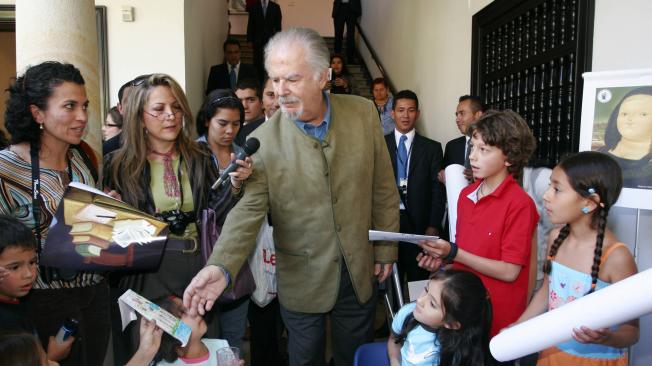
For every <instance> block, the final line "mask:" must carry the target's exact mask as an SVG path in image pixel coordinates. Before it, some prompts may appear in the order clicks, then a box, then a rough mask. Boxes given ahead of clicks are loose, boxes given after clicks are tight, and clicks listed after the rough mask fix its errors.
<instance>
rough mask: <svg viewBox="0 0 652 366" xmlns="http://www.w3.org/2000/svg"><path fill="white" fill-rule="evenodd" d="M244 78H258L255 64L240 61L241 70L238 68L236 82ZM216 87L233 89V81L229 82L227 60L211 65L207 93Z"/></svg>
mask: <svg viewBox="0 0 652 366" xmlns="http://www.w3.org/2000/svg"><path fill="white" fill-rule="evenodd" d="M244 79H252V80H258V76H257V75H256V68H255V67H254V65H249V64H243V63H242V62H240V70H238V79H237V80H236V84H237V83H238V81H240V80H244ZM215 89H231V83H230V82H229V67H228V66H227V65H226V62H224V63H221V64H219V65H213V66H211V71H210V72H209V73H208V81H207V82H206V94H208V93H210V92H212V91H213V90H215Z"/></svg>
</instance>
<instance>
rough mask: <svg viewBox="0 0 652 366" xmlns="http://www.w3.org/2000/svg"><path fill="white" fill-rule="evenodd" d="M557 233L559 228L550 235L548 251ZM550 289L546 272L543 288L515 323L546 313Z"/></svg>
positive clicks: (537, 292)
mask: <svg viewBox="0 0 652 366" xmlns="http://www.w3.org/2000/svg"><path fill="white" fill-rule="evenodd" d="M557 235H559V229H554V230H553V231H552V232H551V233H550V235H549V236H548V248H547V249H546V253H550V247H551V246H552V243H553V242H554V241H555V238H556V237H557ZM535 237H536V235H535ZM533 251H534V253H536V246H535V247H534V248H533ZM534 267H536V264H534ZM548 290H549V282H548V275H547V274H544V275H543V283H542V284H541V288H539V289H538V290H537V291H536V292H535V293H534V296H533V297H532V300H530V303H529V304H528V306H527V308H525V311H524V312H523V314H521V316H520V317H519V318H518V320H517V321H516V322H515V323H514V324H518V323H521V322H524V321H526V320H528V319H532V318H534V317H535V316H537V315H541V314H543V313H545V312H546V311H547V310H548Z"/></svg>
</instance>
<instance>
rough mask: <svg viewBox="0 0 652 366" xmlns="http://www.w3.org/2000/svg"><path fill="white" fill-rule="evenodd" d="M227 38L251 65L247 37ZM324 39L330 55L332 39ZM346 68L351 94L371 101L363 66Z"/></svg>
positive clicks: (350, 65) (368, 80) (366, 73)
mask: <svg viewBox="0 0 652 366" xmlns="http://www.w3.org/2000/svg"><path fill="white" fill-rule="evenodd" d="M229 37H231V38H234V39H237V40H238V41H239V42H240V46H241V47H240V51H241V53H242V54H241V56H240V60H241V61H242V63H245V64H251V63H253V50H252V49H251V45H250V44H249V43H248V42H247V37H246V36H244V35H230V36H229ZM324 39H325V40H326V45H328V49H329V50H330V52H331V54H332V53H333V37H324ZM359 60H360V57H358V61H359ZM346 67H347V68H348V69H349V72H350V73H351V79H352V80H351V82H352V84H353V92H354V93H355V94H356V95H360V96H362V97H364V98H368V99H371V77H370V76H369V71H367V68H366V67H365V66H364V64H347V65H346Z"/></svg>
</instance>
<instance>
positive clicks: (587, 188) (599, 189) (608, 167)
mask: <svg viewBox="0 0 652 366" xmlns="http://www.w3.org/2000/svg"><path fill="white" fill-rule="evenodd" d="M559 167H560V168H561V169H562V170H563V171H564V173H565V174H566V176H567V177H568V181H569V182H570V185H571V187H573V189H574V190H575V192H577V193H578V194H579V195H580V196H582V197H585V198H589V199H591V200H594V201H595V203H596V209H595V210H594V211H593V212H592V213H591V215H592V217H591V226H592V227H593V228H594V229H595V230H596V231H597V233H598V235H597V237H596V243H595V250H594V252H593V265H592V266H591V289H590V290H589V292H588V293H587V294H590V293H592V292H593V291H595V287H596V285H597V283H598V274H599V272H600V264H601V263H600V262H601V258H602V245H603V242H604V233H605V230H606V227H607V215H608V214H609V209H610V208H611V207H612V206H613V204H614V203H616V201H617V200H618V196H619V195H620V190H621V188H622V186H623V177H622V171H621V169H620V166H619V165H618V163H617V162H616V161H615V160H614V159H613V158H611V157H610V156H608V155H606V154H602V153H599V152H595V151H583V152H580V153H577V154H575V155H572V156H570V157H568V158H566V159H564V160H563V161H562V162H561V163H559ZM569 233H570V225H569V224H566V225H565V226H564V227H563V228H562V229H561V230H560V231H559V235H557V238H556V239H555V241H554V242H553V243H552V245H551V246H550V252H549V253H548V257H547V258H546V262H545V263H544V265H543V272H544V273H545V274H550V271H551V269H552V260H553V259H554V258H555V256H556V255H557V251H558V250H559V247H561V245H562V244H563V243H564V240H565V239H566V238H567V237H568V234H569Z"/></svg>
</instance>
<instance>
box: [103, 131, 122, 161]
mask: <svg viewBox="0 0 652 366" xmlns="http://www.w3.org/2000/svg"><path fill="white" fill-rule="evenodd" d="M120 136H122V131H120V133H119V134H117V135H115V136H113V137H111V138H110V139H108V140H106V141H104V142H103V143H102V156H107V155H109V154H110V153H112V152H114V151H116V150H118V149H119V148H120Z"/></svg>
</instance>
